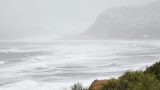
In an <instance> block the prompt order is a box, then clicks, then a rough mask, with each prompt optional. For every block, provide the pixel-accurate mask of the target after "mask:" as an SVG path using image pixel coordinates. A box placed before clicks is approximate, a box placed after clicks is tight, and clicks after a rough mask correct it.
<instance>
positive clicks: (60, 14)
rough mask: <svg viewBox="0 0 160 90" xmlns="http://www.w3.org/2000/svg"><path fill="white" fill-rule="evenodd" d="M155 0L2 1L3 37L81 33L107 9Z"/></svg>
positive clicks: (53, 35) (0, 8)
mask: <svg viewBox="0 0 160 90" xmlns="http://www.w3.org/2000/svg"><path fill="white" fill-rule="evenodd" d="M151 1H154V0H0V38H1V39H4V38H5V39H6V38H9V37H10V38H13V37H22V36H25V37H35V38H36V37H40V36H51V37H57V36H58V37H59V36H63V35H70V34H75V33H81V32H83V31H84V30H86V29H87V28H88V27H89V26H90V25H91V24H92V23H94V21H95V20H96V17H97V16H98V15H99V14H100V13H102V12H103V11H105V10H107V9H108V8H111V7H115V6H123V5H129V6H130V5H141V4H145V3H148V2H151Z"/></svg>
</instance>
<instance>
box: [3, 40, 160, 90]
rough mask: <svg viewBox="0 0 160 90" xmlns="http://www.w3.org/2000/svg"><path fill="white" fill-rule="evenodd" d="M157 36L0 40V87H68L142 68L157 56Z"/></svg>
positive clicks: (60, 89)
mask: <svg viewBox="0 0 160 90" xmlns="http://www.w3.org/2000/svg"><path fill="white" fill-rule="evenodd" d="M159 53H160V43H159V41H158V40H133V41H129V40H79V41H62V40H61V41H51V42H0V74H1V76H0V90H69V88H70V86H71V85H72V84H74V83H76V82H82V83H83V85H85V86H88V85H89V84H90V83H91V82H92V81H93V80H94V79H106V78H111V77H117V76H119V75H121V74H122V73H123V72H125V71H127V70H139V69H140V70H143V69H144V68H145V67H146V66H149V65H151V64H152V63H154V62H155V61H156V60H158V58H159V55H160V54H159Z"/></svg>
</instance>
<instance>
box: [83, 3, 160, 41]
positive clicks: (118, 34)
mask: <svg viewBox="0 0 160 90" xmlns="http://www.w3.org/2000/svg"><path fill="white" fill-rule="evenodd" d="M159 34H160V2H155V3H152V4H148V5H145V6H141V7H117V8H112V9H110V10H107V11H105V12H103V13H102V14H101V15H100V16H99V17H98V18H97V20H96V22H95V23H94V24H93V25H92V26H91V27H90V28H89V29H88V30H87V31H86V32H85V33H84V36H91V37H92V36H93V37H97V38H103V39H107V38H125V39H134V38H136V39H137V38H139V39H143V38H149V39H158V38H160V35H159Z"/></svg>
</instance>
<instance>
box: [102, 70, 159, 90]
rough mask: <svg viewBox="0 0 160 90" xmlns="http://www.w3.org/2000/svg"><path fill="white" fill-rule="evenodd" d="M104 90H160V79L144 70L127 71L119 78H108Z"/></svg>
mask: <svg viewBox="0 0 160 90" xmlns="http://www.w3.org/2000/svg"><path fill="white" fill-rule="evenodd" d="M103 90H160V81H159V80H157V79H156V77H155V75H153V74H148V73H144V72H142V71H134V72H126V73H125V74H124V75H122V76H121V77H119V78H118V79H110V80H108V82H107V84H106V85H105V86H104V87H103Z"/></svg>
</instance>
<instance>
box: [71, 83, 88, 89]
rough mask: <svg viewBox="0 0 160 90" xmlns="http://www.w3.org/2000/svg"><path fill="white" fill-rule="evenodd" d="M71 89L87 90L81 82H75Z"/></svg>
mask: <svg viewBox="0 0 160 90" xmlns="http://www.w3.org/2000/svg"><path fill="white" fill-rule="evenodd" d="M71 90H88V89H87V88H84V87H83V86H82V84H81V83H77V84H74V85H73V86H71Z"/></svg>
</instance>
